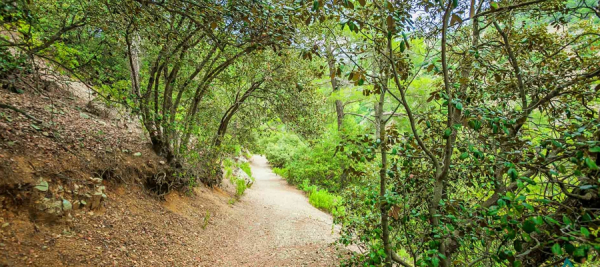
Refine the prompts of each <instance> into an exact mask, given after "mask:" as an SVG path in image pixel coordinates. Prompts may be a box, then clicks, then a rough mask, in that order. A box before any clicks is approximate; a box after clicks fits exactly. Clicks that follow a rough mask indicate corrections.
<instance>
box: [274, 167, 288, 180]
mask: <svg viewBox="0 0 600 267" xmlns="http://www.w3.org/2000/svg"><path fill="white" fill-rule="evenodd" d="M287 171H288V170H287V169H286V168H277V167H275V168H273V172H274V173H275V174H277V175H279V176H281V177H283V178H287V177H286V175H287Z"/></svg>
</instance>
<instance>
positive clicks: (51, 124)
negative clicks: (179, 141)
mask: <svg viewBox="0 0 600 267" xmlns="http://www.w3.org/2000/svg"><path fill="white" fill-rule="evenodd" d="M56 77H60V78H61V80H63V81H58V80H57V79H56ZM65 79H66V78H65V77H62V76H56V75H55V74H52V73H47V74H46V75H42V76H41V78H39V79H34V78H33V77H20V78H19V79H17V81H16V82H15V83H14V84H12V86H14V87H16V88H19V89H20V90H19V91H20V92H22V93H21V94H18V93H13V92H11V91H9V90H4V89H0V99H2V102H3V103H10V105H11V106H12V107H15V108H17V109H18V110H20V111H22V112H25V113H27V114H28V115H29V116H31V117H33V118H35V119H31V118H27V117H25V116H24V115H23V114H22V113H20V112H17V111H14V110H12V109H0V177H1V179H0V225H1V226H2V228H1V229H0V231H1V235H0V266H92V265H93V266H121V265H122V266H241V265H243V266H282V265H285V266H307V265H310V266H314V265H320V266H329V265H336V264H337V262H338V260H337V257H336V256H335V255H336V253H335V251H334V249H333V247H331V246H329V244H330V243H331V242H332V241H333V237H334V235H333V228H332V226H331V218H330V217H329V215H327V214H325V213H323V212H321V211H319V210H317V209H315V208H313V207H312V206H310V204H308V201H307V200H306V198H305V197H304V196H303V195H302V194H301V193H299V192H297V190H295V189H293V188H291V187H289V186H287V185H285V182H284V181H283V180H281V179H280V178H278V177H276V176H274V174H272V173H271V172H270V171H269V169H268V168H267V165H266V164H267V163H266V161H264V159H263V158H258V160H259V161H258V163H257V164H258V165H256V164H255V165H254V166H253V168H255V170H257V173H256V177H257V180H258V181H257V184H256V185H255V186H254V187H253V188H252V189H249V190H247V193H246V196H244V197H243V198H242V200H241V201H240V202H238V203H236V204H235V205H233V206H232V205H229V204H228V202H229V200H230V199H231V198H232V197H233V195H234V188H233V186H231V185H229V184H228V181H225V182H224V185H223V186H222V188H215V189H211V188H206V187H203V186H200V187H197V188H194V189H193V190H188V192H187V193H182V192H171V193H170V194H168V195H166V196H164V199H163V198H159V197H157V196H156V195H155V194H154V193H153V192H151V190H149V188H147V187H146V186H145V181H146V179H147V178H148V177H152V176H156V175H163V174H164V172H165V168H166V167H165V163H164V159H163V158H161V157H158V156H156V154H155V153H154V152H153V151H152V150H151V146H150V144H149V142H148V140H147V139H146V137H145V135H144V134H143V131H142V129H141V128H140V127H139V124H138V122H137V121H136V120H135V119H134V118H131V117H130V116H129V115H128V114H127V113H126V112H123V111H122V112H121V113H118V112H116V111H115V110H118V109H117V108H116V107H106V106H104V104H102V103H101V102H100V101H98V100H97V99H96V100H94V96H93V92H91V91H90V90H89V89H88V88H87V87H86V86H85V85H83V84H81V83H78V82H65V81H64V80H65ZM263 178H264V179H263ZM284 199H285V201H282V200H284Z"/></svg>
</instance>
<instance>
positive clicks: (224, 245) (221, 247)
mask: <svg viewBox="0 0 600 267" xmlns="http://www.w3.org/2000/svg"><path fill="white" fill-rule="evenodd" d="M251 167H252V174H253V176H254V177H255V179H256V182H255V184H254V185H253V186H252V188H250V189H248V190H246V194H245V195H244V196H243V197H242V200H241V201H240V202H238V203H236V204H235V205H234V206H233V211H232V212H231V213H229V214H228V216H229V218H228V219H225V220H219V222H217V223H216V225H214V226H209V227H210V228H212V230H213V232H216V234H217V235H218V236H217V237H213V239H212V240H211V241H210V243H212V244H207V245H208V247H210V248H211V249H212V251H211V256H209V257H208V258H205V259H203V260H202V266H336V265H338V264H339V259H338V257H337V256H336V255H337V252H336V249H335V248H334V247H333V246H332V245H331V243H332V242H333V241H334V240H335V238H336V234H335V231H334V228H333V227H332V218H331V216H330V215H329V214H327V213H325V212H323V211H320V210H318V209H316V208H314V207H313V206H311V205H310V203H309V202H308V199H307V198H306V196H305V195H304V194H303V193H302V192H301V191H299V190H297V189H295V188H294V187H292V186H290V185H288V184H287V183H286V181H284V180H283V179H281V178H280V177H278V176H277V175H276V174H274V173H273V172H272V171H271V168H270V167H269V164H268V162H267V160H266V159H265V158H264V157H262V156H254V157H253V158H252V159H251ZM224 229H225V230H224ZM227 229H228V230H227Z"/></svg>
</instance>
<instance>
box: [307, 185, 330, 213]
mask: <svg viewBox="0 0 600 267" xmlns="http://www.w3.org/2000/svg"><path fill="white" fill-rule="evenodd" d="M308 201H309V202H310V204H311V205H313V206H315V207H316V208H318V209H322V210H325V211H327V212H330V213H331V212H332V211H333V209H334V208H335V205H336V202H337V197H336V196H334V195H332V194H331V193H329V192H328V191H327V190H325V189H319V190H316V189H313V190H312V191H311V192H310V193H309V194H308Z"/></svg>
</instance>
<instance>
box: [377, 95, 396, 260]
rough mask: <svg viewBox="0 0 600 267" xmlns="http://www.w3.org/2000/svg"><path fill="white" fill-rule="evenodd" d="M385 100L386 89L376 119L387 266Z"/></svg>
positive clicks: (378, 104)
mask: <svg viewBox="0 0 600 267" xmlns="http://www.w3.org/2000/svg"><path fill="white" fill-rule="evenodd" d="M384 100H385V91H384V92H381V94H380V95H379V102H378V103H377V106H376V110H375V120H376V121H377V135H376V136H377V138H379V140H380V141H381V143H380V154H381V169H380V170H379V209H380V211H381V230H382V240H383V247H384V249H385V254H386V257H385V266H387V267H391V266H392V247H391V244H390V232H389V229H388V208H389V207H388V204H387V203H385V202H384V197H385V191H386V188H385V187H386V182H387V180H386V179H387V153H386V152H387V151H386V149H385V147H386V145H385V143H386V138H385V135H386V133H385V119H384V118H383V103H384Z"/></svg>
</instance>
